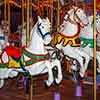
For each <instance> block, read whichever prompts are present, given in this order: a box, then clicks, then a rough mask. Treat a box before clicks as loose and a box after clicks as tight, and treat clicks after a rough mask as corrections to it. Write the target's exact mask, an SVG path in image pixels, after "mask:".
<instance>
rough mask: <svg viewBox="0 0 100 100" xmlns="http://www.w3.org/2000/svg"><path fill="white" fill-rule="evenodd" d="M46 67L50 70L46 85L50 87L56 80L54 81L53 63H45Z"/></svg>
mask: <svg viewBox="0 0 100 100" xmlns="http://www.w3.org/2000/svg"><path fill="white" fill-rule="evenodd" d="M45 64H46V67H47V69H48V80H45V83H46V85H47V86H48V87H50V86H51V84H52V83H53V81H54V79H53V72H52V68H51V63H50V61H46V62H45Z"/></svg>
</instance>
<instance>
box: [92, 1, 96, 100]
mask: <svg viewBox="0 0 100 100" xmlns="http://www.w3.org/2000/svg"><path fill="white" fill-rule="evenodd" d="M93 33H94V34H93V38H94V49H93V55H94V100H96V1H95V0H94V27H93Z"/></svg>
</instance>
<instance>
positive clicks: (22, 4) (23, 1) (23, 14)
mask: <svg viewBox="0 0 100 100" xmlns="http://www.w3.org/2000/svg"><path fill="white" fill-rule="evenodd" d="M23 28H24V0H22V30H23Z"/></svg>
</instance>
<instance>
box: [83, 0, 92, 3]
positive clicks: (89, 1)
mask: <svg viewBox="0 0 100 100" xmlns="http://www.w3.org/2000/svg"><path fill="white" fill-rule="evenodd" d="M84 2H85V3H91V2H92V0H84Z"/></svg>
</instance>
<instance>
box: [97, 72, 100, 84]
mask: <svg viewBox="0 0 100 100" xmlns="http://www.w3.org/2000/svg"><path fill="white" fill-rule="evenodd" d="M97 83H100V74H98V75H97Z"/></svg>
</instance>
